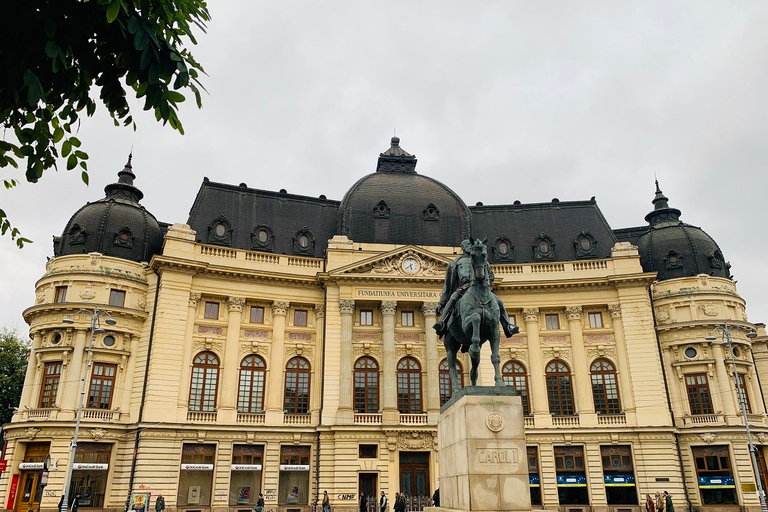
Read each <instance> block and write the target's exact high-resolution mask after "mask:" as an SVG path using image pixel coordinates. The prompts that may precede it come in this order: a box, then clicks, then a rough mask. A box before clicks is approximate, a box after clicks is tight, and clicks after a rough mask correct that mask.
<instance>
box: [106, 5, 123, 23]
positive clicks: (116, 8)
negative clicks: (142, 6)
mask: <svg viewBox="0 0 768 512" xmlns="http://www.w3.org/2000/svg"><path fill="white" fill-rule="evenodd" d="M118 14H120V0H111V1H110V2H109V5H108V6H107V23H112V22H113V21H115V20H116V19H117V15H118Z"/></svg>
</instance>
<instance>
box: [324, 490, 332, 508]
mask: <svg viewBox="0 0 768 512" xmlns="http://www.w3.org/2000/svg"><path fill="white" fill-rule="evenodd" d="M323 512H331V500H330V498H328V491H323Z"/></svg>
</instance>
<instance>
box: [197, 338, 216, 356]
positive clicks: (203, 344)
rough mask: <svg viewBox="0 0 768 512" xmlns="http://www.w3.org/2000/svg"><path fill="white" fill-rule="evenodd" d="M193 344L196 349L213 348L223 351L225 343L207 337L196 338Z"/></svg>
mask: <svg viewBox="0 0 768 512" xmlns="http://www.w3.org/2000/svg"><path fill="white" fill-rule="evenodd" d="M192 346H193V347H194V348H195V350H213V351H215V352H218V353H221V352H222V350H223V347H224V344H223V343H222V342H220V341H213V340H212V339H211V338H205V339H204V340H195V342H194V343H193V344H192Z"/></svg>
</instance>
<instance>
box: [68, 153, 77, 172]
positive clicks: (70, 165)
mask: <svg viewBox="0 0 768 512" xmlns="http://www.w3.org/2000/svg"><path fill="white" fill-rule="evenodd" d="M76 166H77V157H76V156H75V155H69V158H67V170H68V171H71V170H72V169H74V168H75V167H76Z"/></svg>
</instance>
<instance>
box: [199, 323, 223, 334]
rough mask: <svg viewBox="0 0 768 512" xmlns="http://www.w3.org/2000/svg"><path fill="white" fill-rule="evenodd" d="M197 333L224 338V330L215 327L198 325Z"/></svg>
mask: <svg viewBox="0 0 768 512" xmlns="http://www.w3.org/2000/svg"><path fill="white" fill-rule="evenodd" d="M197 332H198V333H200V334H215V335H217V336H223V335H224V328H223V327H216V326H214V325H198V326H197Z"/></svg>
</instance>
